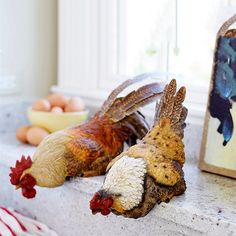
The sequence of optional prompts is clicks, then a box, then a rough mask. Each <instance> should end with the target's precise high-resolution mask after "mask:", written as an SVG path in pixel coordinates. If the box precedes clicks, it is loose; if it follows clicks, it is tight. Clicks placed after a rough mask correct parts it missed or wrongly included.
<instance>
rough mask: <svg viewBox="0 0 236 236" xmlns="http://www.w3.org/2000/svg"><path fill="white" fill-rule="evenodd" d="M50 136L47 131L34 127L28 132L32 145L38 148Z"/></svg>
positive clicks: (28, 138) (28, 139)
mask: <svg viewBox="0 0 236 236" xmlns="http://www.w3.org/2000/svg"><path fill="white" fill-rule="evenodd" d="M48 134H49V133H48V132H47V131H46V130H45V129H42V128H39V127H32V128H30V129H29V130H28V132H27V135H26V137H27V141H28V142H29V143H30V144H32V145H34V146H38V145H39V144H40V143H41V141H42V140H43V139H44V138H45V137H46V136H47V135H48Z"/></svg>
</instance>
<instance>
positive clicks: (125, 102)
mask: <svg viewBox="0 0 236 236" xmlns="http://www.w3.org/2000/svg"><path fill="white" fill-rule="evenodd" d="M163 89H164V85H163V84H161V83H152V84H148V85H144V86H142V87H141V88H139V89H138V90H136V91H133V92H131V93H129V94H128V95H127V96H125V97H123V98H119V99H116V101H115V102H114V104H113V106H112V107H111V108H110V109H109V110H108V111H107V114H108V115H109V116H110V117H111V119H112V120H113V121H114V122H118V121H120V120H122V119H124V118H125V117H126V116H129V115H130V114H132V113H133V112H134V111H136V110H138V108H140V107H141V106H144V105H147V104H149V103H150V102H152V101H153V100H154V98H156V99H157V98H158V97H160V95H161V94H162V92H163Z"/></svg>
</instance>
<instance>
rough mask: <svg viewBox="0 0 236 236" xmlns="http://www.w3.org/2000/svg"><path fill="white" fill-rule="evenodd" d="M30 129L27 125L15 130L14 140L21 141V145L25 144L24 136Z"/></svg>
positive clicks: (25, 138)
mask: <svg viewBox="0 0 236 236" xmlns="http://www.w3.org/2000/svg"><path fill="white" fill-rule="evenodd" d="M30 128H31V126H29V125H25V126H22V127H20V128H18V129H17V130H16V138H17V139H18V140H19V141H21V142H22V143H27V142H28V141H27V137H26V134H27V132H28V130H29V129H30Z"/></svg>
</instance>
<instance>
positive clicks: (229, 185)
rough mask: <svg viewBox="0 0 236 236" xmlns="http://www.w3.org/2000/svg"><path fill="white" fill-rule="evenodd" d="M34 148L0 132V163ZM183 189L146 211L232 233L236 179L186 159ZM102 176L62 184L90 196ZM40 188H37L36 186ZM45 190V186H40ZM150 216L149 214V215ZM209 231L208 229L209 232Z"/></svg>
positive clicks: (235, 215) (11, 161)
mask: <svg viewBox="0 0 236 236" xmlns="http://www.w3.org/2000/svg"><path fill="white" fill-rule="evenodd" d="M34 150H35V148H34V147H32V146H29V145H24V144H21V143H19V142H18V141H17V140H16V139H15V134H14V133H13V132H12V133H8V134H2V135H0V156H1V158H0V165H4V166H7V167H10V166H12V165H14V164H15V161H16V159H19V158H20V156H21V154H25V155H31V154H32V153H33V152H34ZM184 172H185V177H186V182H187V191H186V193H185V194H184V195H182V196H179V197H175V198H174V199H172V200H171V201H170V202H169V203H168V204H166V203H162V204H160V205H157V206H156V207H155V208H154V210H152V211H151V213H150V214H149V215H156V214H160V215H162V218H166V219H168V220H169V221H172V222H175V223H176V224H181V225H184V226H186V227H190V228H192V229H194V230H196V232H204V231H205V230H206V227H207V225H208V227H209V229H210V230H211V231H212V230H213V231H215V232H219V230H220V229H221V230H222V232H228V233H227V234H225V235H234V234H236V207H235V206H236V181H235V180H233V179H230V178H226V177H222V176H217V175H214V174H209V173H204V172H201V171H200V170H199V169H198V167H197V164H196V162H195V161H194V160H193V159H190V161H188V158H187V163H186V164H185V166H184ZM102 181H103V177H102V176H100V177H93V178H74V179H72V180H70V181H68V182H66V183H65V185H64V188H73V189H75V190H78V191H81V190H82V191H83V192H85V193H86V194H89V195H91V196H92V194H93V193H94V192H95V191H96V190H97V189H99V187H100V186H101V184H102ZM39 191H40V190H39ZM43 191H45V189H44V190H43ZM149 217H150V216H149ZM213 231H212V232H213Z"/></svg>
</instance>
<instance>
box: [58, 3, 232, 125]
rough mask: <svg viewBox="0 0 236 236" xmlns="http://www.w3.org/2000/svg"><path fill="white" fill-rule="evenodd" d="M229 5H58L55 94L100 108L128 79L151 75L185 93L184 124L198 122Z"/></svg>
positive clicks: (201, 117) (203, 109)
mask: <svg viewBox="0 0 236 236" xmlns="http://www.w3.org/2000/svg"><path fill="white" fill-rule="evenodd" d="M235 6H236V4H235V1H233V0H231V1H229V0H208V1H203V0H201V1H195V0H139V1H135V0H70V1H66V0H60V1H59V69H58V76H59V81H58V85H57V86H55V87H54V88H53V90H54V91H62V92H66V93H75V94H80V95H82V96H84V97H85V98H86V99H87V102H88V103H89V102H91V103H92V105H100V104H101V102H102V101H103V100H104V99H105V98H106V96H107V94H108V93H109V91H110V90H111V88H114V87H115V86H117V85H118V84H119V83H120V82H121V81H122V80H124V79H126V78H127V77H131V76H134V75H136V74H139V73H143V72H148V71H151V72H153V71H157V72H159V73H160V77H161V78H164V79H166V78H172V77H175V78H177V79H178V80H180V81H181V82H180V83H181V84H184V85H186V86H187V88H188V96H187V103H188V104H187V106H188V108H189V110H190V119H191V120H193V122H195V123H202V122H203V117H204V112H205V107H206V102H207V91H208V85H209V79H210V74H211V67H212V60H213V50H214V44H215V36H216V32H217V30H218V28H219V27H220V26H221V24H222V22H224V21H225V20H226V19H227V18H229V17H230V16H231V15H232V14H233V13H234V12H235Z"/></svg>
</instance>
